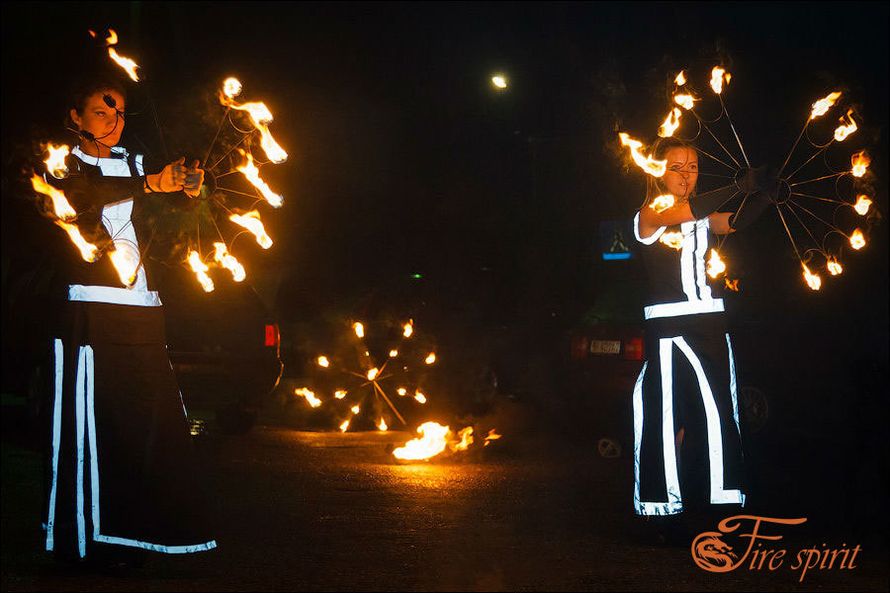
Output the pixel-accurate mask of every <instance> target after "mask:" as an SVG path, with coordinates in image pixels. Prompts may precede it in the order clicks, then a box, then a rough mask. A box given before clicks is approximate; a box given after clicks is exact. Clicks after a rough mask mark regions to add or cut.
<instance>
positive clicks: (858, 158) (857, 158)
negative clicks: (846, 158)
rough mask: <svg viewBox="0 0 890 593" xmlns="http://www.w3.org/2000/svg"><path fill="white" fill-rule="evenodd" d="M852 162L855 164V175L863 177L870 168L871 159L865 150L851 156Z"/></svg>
mask: <svg viewBox="0 0 890 593" xmlns="http://www.w3.org/2000/svg"><path fill="white" fill-rule="evenodd" d="M850 162H851V163H852V164H853V171H852V173H853V177H862V176H863V175H865V170H866V169H868V166H869V165H870V164H871V159H870V158H869V156H868V154H866V152H865V151H864V150H863V151H860V152H857V153H856V154H854V155H853V156H852V157H851V158H850Z"/></svg>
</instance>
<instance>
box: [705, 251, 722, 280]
mask: <svg viewBox="0 0 890 593" xmlns="http://www.w3.org/2000/svg"><path fill="white" fill-rule="evenodd" d="M725 271H726V264H725V263H723V260H722V259H721V258H720V254H719V253H717V250H716V249H711V257H710V258H708V276H710V277H711V278H716V277H717V276H719V275H720V274H722V273H723V272H725Z"/></svg>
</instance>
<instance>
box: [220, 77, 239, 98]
mask: <svg viewBox="0 0 890 593" xmlns="http://www.w3.org/2000/svg"><path fill="white" fill-rule="evenodd" d="M223 94H224V95H225V96H226V97H227V98H229V99H234V98H235V97H237V96H238V95H240V94H241V81H240V80H238V79H237V78H235V77H234V76H230V77H229V78H227V79H225V80H224V81H223Z"/></svg>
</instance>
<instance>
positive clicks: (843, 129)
mask: <svg viewBox="0 0 890 593" xmlns="http://www.w3.org/2000/svg"><path fill="white" fill-rule="evenodd" d="M847 119H849V120H850V123H849V124H847V123H845V122H844V118H843V117H841V118H840V119H839V120H838V121H840V122H841V125H839V126H838V127H837V129H836V130H835V131H834V139H835V140H837V141H838V142H843V141H844V140H846V139H847V136H849V135H850V134H852V133H853V132H855V131H856V130H858V129H859V127H858V126H857V125H856V120H854V119H853V110H852V109H850V110H849V111H847Z"/></svg>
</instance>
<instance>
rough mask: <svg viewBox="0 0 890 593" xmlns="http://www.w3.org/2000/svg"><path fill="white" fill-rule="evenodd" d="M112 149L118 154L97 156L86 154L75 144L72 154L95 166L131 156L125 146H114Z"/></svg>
mask: <svg viewBox="0 0 890 593" xmlns="http://www.w3.org/2000/svg"><path fill="white" fill-rule="evenodd" d="M110 150H111V152H112V153H114V154H115V155H117V156H113V157H95V156H93V155H91V154H86V153H85V152H84V151H82V150H81V149H80V146H75V147H74V148H73V149H71V154H73V155H74V156H76V157H77V158H79V159H80V160H82V161H83V162H84V163H86V164H88V165H93V166H102V164H103V163H110V162H116V161H119V160H121V159H126V158H127V157H128V156H129V153H128V152H127V149H126V148H124V147H123V146H112V147H111V149H110Z"/></svg>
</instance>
